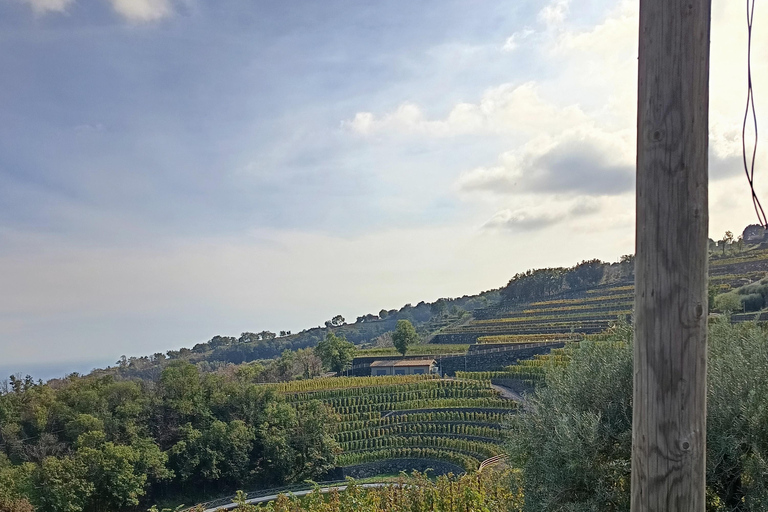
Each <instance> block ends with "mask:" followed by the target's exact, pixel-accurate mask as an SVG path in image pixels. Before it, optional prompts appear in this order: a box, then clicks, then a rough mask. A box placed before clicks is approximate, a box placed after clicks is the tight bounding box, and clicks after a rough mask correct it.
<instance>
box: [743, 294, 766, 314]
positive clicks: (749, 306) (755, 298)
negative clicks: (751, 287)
mask: <svg viewBox="0 0 768 512" xmlns="http://www.w3.org/2000/svg"><path fill="white" fill-rule="evenodd" d="M739 298H740V299H741V305H742V309H744V311H760V310H761V309H763V308H764V307H765V299H764V298H763V296H762V295H760V294H759V293H752V294H749V295H740V296H739Z"/></svg>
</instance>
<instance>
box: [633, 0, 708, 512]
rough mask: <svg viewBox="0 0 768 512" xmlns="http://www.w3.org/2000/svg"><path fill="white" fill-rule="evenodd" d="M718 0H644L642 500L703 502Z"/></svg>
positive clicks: (639, 331) (639, 312)
mask: <svg viewBox="0 0 768 512" xmlns="http://www.w3.org/2000/svg"><path fill="white" fill-rule="evenodd" d="M710 9H711V0H640V47H639V50H640V53H639V68H638V71H639V74H638V108H637V232H636V239H635V240H636V244H637V247H636V257H635V347H634V353H635V363H634V364H635V372H634V411H633V426H632V512H650V511H654V512H678V511H690V512H693V511H696V512H703V511H704V503H705V499H704V489H705V460H706V459H705V457H706V414H707V401H706V364H707V359H706V358H707V266H708V263H707V249H708V247H707V235H708V227H709V213H708V205H707V201H708V199H707V156H708V117H709V25H710Z"/></svg>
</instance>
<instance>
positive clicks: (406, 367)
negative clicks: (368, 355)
mask: <svg viewBox="0 0 768 512" xmlns="http://www.w3.org/2000/svg"><path fill="white" fill-rule="evenodd" d="M431 373H439V368H438V366H437V362H436V361H435V360H434V359H397V360H381V361H373V362H372V363H371V375H373V376H374V377H378V376H381V375H427V374H431Z"/></svg>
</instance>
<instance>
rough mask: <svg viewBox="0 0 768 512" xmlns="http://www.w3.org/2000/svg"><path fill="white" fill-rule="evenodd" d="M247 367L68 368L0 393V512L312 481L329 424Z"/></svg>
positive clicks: (327, 413) (327, 446) (316, 405)
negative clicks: (100, 372)
mask: <svg viewBox="0 0 768 512" xmlns="http://www.w3.org/2000/svg"><path fill="white" fill-rule="evenodd" d="M255 375H257V374H255V373H254V372H253V370H252V368H250V367H249V365H245V366H244V367H242V369H240V370H237V371H233V372H230V373H229V374H226V373H221V372H218V373H202V372H200V370H199V369H198V368H197V367H196V366H195V365H192V364H190V363H188V362H185V361H173V362H171V363H170V364H168V365H167V366H166V367H165V368H164V369H163V371H162V373H161V375H160V377H159V378H158V379H157V380H155V381H142V380H118V379H116V378H115V377H114V376H110V375H106V376H87V377H82V376H78V375H76V374H73V375H71V376H69V377H67V378H65V379H60V380H55V381H49V382H48V383H46V384H41V383H35V382H33V381H32V380H31V379H26V380H25V379H14V380H13V381H10V382H8V383H7V384H6V385H5V386H4V387H3V388H2V391H1V392H0V510H3V511H8V510H10V511H19V512H23V511H25V510H31V509H32V507H34V510H38V511H41V512H47V511H50V512H79V511H85V512H98V511H115V510H122V509H126V508H133V507H136V506H139V505H141V506H144V505H148V504H151V503H156V502H158V501H162V500H167V499H171V498H174V497H184V499H194V498H195V497H198V496H200V495H203V494H210V493H215V492H225V491H232V490H234V489H235V488H243V487H249V486H277V485H283V484H286V483H291V482H302V481H304V480H305V479H316V478H319V477H321V476H322V475H323V474H324V473H325V472H326V471H327V470H328V469H330V468H332V467H334V462H335V457H336V454H337V452H338V445H337V444H336V442H335V441H334V440H333V437H332V435H331V431H332V429H333V425H334V423H335V421H336V419H337V417H336V416H335V414H334V413H333V412H332V410H331V409H329V408H328V407H327V406H325V405H323V404H322V403H321V402H319V401H309V402H305V403H301V404H295V405H292V404H289V403H287V402H286V401H285V399H284V398H283V397H282V396H281V395H279V394H277V393H276V392H275V391H274V390H272V389H270V388H269V386H266V387H265V386H260V385H258V384H256V383H255V382H254V378H255Z"/></svg>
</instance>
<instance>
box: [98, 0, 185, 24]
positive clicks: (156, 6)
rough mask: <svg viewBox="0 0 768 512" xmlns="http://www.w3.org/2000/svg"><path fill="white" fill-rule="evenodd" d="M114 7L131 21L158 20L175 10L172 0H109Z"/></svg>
mask: <svg viewBox="0 0 768 512" xmlns="http://www.w3.org/2000/svg"><path fill="white" fill-rule="evenodd" d="M109 2H110V3H111V4H112V7H113V8H114V9H115V11H117V13H118V14H120V15H121V16H122V17H124V18H125V19H126V20H128V21H131V22H151V21H157V20H160V19H162V18H165V17H166V16H169V15H171V14H172V12H173V8H172V7H171V2H170V0H109Z"/></svg>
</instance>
